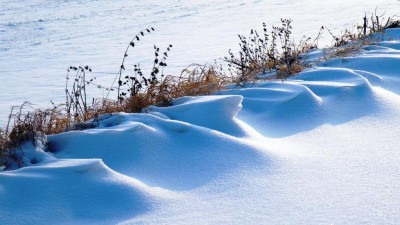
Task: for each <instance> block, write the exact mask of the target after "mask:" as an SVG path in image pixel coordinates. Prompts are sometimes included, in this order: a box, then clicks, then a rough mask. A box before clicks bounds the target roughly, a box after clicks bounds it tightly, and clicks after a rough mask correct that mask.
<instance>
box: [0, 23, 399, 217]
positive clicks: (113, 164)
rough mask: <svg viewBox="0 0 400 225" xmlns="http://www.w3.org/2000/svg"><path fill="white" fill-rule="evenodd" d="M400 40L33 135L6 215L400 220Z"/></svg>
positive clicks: (2, 188)
mask: <svg viewBox="0 0 400 225" xmlns="http://www.w3.org/2000/svg"><path fill="white" fill-rule="evenodd" d="M388 33H389V34H390V35H391V36H392V37H395V36H396V35H397V36H398V34H399V33H400V31H399V30H398V29H392V30H389V31H388ZM399 43H400V42H398V41H396V40H389V39H384V41H383V42H381V43H380V44H379V45H376V46H366V47H365V48H364V50H363V53H362V54H361V55H359V56H355V57H347V58H343V59H333V60H330V61H327V62H323V63H321V64H319V65H318V67H315V68H312V69H309V70H306V71H304V72H302V73H301V74H299V75H298V76H294V77H292V78H291V79H288V80H287V81H285V82H283V83H282V82H278V81H274V82H265V83H257V84H253V85H248V86H246V87H244V88H240V89H236V88H232V89H229V90H225V91H221V92H220V93H217V94H215V95H213V96H200V97H184V98H180V99H176V100H175V101H174V104H173V106H172V107H168V108H160V107H150V108H149V109H148V112H149V113H145V114H126V113H118V114H112V115H104V116H102V117H101V118H100V121H99V126H98V127H96V128H94V129H88V130H83V131H70V132H66V133H62V134H58V135H51V136H49V137H48V145H47V149H46V150H47V152H45V151H43V149H41V148H36V149H35V148H33V147H32V146H31V145H30V144H26V145H25V146H24V148H23V149H24V151H25V160H26V162H27V164H28V165H29V166H27V167H25V168H22V169H18V170H14V171H5V172H1V173H0V196H1V198H0V224H27V223H29V224H31V223H32V224H33V223H34V224H115V223H121V224H264V223H267V224H396V223H398V221H399V220H400V216H399V215H400V208H399V207H398V206H399V204H400V198H399V196H400V190H399V188H398V187H399V186H400V175H399V171H400V151H398V146H399V141H398V136H400V129H399V127H400V120H399V118H400V96H399V94H400V78H399V71H400V67H399V61H398V60H399V59H400V52H399V51H398V50H397V48H398V47H399Z"/></svg>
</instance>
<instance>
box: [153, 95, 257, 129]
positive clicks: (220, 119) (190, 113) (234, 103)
mask: <svg viewBox="0 0 400 225" xmlns="http://www.w3.org/2000/svg"><path fill="white" fill-rule="evenodd" d="M242 100H243V97H242V96H240V95H236V96H229V95H225V96H205V97H182V98H179V99H176V100H174V101H173V106H170V107H155V106H153V107H150V110H151V111H155V112H159V113H162V114H163V115H165V116H167V117H168V118H170V119H172V120H179V121H184V122H187V123H190V124H193V125H197V126H202V127H206V128H209V129H213V130H217V131H220V132H223V133H225V134H229V135H232V136H237V137H244V136H250V134H249V133H248V132H246V128H244V127H241V125H240V122H239V121H237V119H236V118H235V116H236V115H237V113H238V112H239V111H240V110H241V108H242Z"/></svg>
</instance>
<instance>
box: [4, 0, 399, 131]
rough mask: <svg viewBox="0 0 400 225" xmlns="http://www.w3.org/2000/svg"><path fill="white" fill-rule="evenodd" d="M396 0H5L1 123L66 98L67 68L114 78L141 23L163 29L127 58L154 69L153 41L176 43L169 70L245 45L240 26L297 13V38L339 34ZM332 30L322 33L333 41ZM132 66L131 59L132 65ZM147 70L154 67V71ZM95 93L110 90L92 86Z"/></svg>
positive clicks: (391, 7)
mask: <svg viewBox="0 0 400 225" xmlns="http://www.w3.org/2000/svg"><path fill="white" fill-rule="evenodd" d="M399 6H400V5H399V2H398V1H396V0H385V1H382V0H352V1H348V0H325V1H318V0H302V1H295V0H202V1H195V0H179V1H176V0H162V1H161V0H135V1H127V0H112V1H111V0H68V1H45V0H24V1H15V0H1V1H0V89H1V93H2V94H1V95H0V126H1V127H3V126H4V125H5V124H6V120H7V116H8V113H9V111H10V107H11V106H14V105H20V104H22V103H23V102H24V101H29V102H31V103H33V104H35V105H36V107H51V104H50V101H51V100H52V101H54V102H55V103H56V104H61V103H63V102H64V99H65V96H64V93H65V92H64V87H65V77H66V70H67V68H68V67H69V66H71V65H72V66H78V65H89V66H91V67H92V69H93V73H91V74H90V75H88V76H90V77H96V78H97V79H96V83H98V84H101V85H104V86H110V85H111V83H112V81H113V79H114V78H115V76H116V73H117V72H118V69H119V67H120V63H121V60H122V56H123V53H124V50H125V48H126V46H127V45H128V43H129V41H130V40H131V39H132V38H133V36H134V35H136V34H137V33H138V32H139V31H140V30H142V29H144V28H147V27H151V26H152V27H154V28H155V29H156V32H154V33H153V34H151V35H148V36H146V37H144V38H143V39H142V41H141V42H140V43H139V45H138V47H137V48H135V50H134V51H132V52H129V58H128V61H127V65H129V67H130V68H131V67H132V65H133V64H134V63H140V65H141V66H142V69H143V71H144V72H145V73H146V72H148V73H149V70H150V69H151V66H152V62H153V58H152V57H153V55H154V53H153V45H154V44H157V45H158V46H159V47H160V48H161V49H164V47H166V46H167V45H168V44H173V45H174V47H173V48H172V51H171V53H170V54H169V56H170V57H169V58H168V62H167V63H168V65H169V66H168V68H167V69H166V72H167V73H172V74H174V75H176V74H179V73H180V72H181V70H182V69H184V68H185V67H187V66H188V65H189V64H191V63H201V64H203V63H205V62H211V63H212V62H213V60H214V59H219V58H222V57H224V56H226V55H227V53H228V50H229V49H233V50H234V51H235V49H238V38H237V34H244V35H246V34H248V33H249V32H250V29H253V28H258V29H260V30H261V26H262V23H263V22H266V23H267V24H268V26H269V27H270V26H272V25H277V24H278V23H279V19H280V18H282V17H283V18H292V19H293V20H294V22H293V27H294V30H293V38H294V39H296V40H300V39H301V38H302V36H303V35H307V36H310V37H315V36H316V35H317V33H318V30H319V29H320V27H321V26H326V27H329V28H330V29H331V30H332V32H333V33H334V34H339V33H340V31H341V30H342V29H344V28H345V27H348V28H350V27H353V25H354V24H356V23H361V22H362V17H363V16H364V13H367V14H368V15H369V14H370V13H372V12H374V10H375V8H377V12H378V14H381V13H383V12H386V14H385V17H386V18H387V17H389V16H393V15H396V14H397V13H398V12H397V9H398V8H399ZM330 42H331V36H329V35H328V33H326V34H325V35H323V38H322V39H321V40H320V41H319V43H320V46H321V47H323V46H325V45H327V44H330ZM127 68H128V67H127ZM148 73H147V74H148ZM90 94H93V95H94V96H95V97H102V96H105V94H106V93H104V92H103V91H102V90H98V89H97V88H95V87H93V88H92V89H91V90H90Z"/></svg>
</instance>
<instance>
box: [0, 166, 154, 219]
mask: <svg viewBox="0 0 400 225" xmlns="http://www.w3.org/2000/svg"><path fill="white" fill-rule="evenodd" d="M142 186H143V185H140V184H139V182H138V181H135V180H133V179H131V178H127V177H125V176H121V175H118V174H117V173H115V172H114V171H112V170H110V169H109V168H108V167H107V166H105V165H104V163H103V162H102V161H101V160H100V159H85V160H77V159H74V160H62V159H59V160H55V161H53V162H48V163H42V164H40V165H37V166H31V167H26V168H22V169H19V170H16V171H9V172H2V173H0V193H1V196H2V197H1V204H0V211H1V218H0V222H1V224H64V223H65V224H71V223H78V222H79V223H83V221H87V222H90V223H96V224H112V223H116V222H118V221H121V220H123V219H127V218H129V217H132V216H135V215H138V214H141V213H144V212H146V211H148V210H149V209H150V206H151V204H150V199H151V198H150V194H149V193H148V192H147V191H146V190H145V189H144V188H143V187H142Z"/></svg>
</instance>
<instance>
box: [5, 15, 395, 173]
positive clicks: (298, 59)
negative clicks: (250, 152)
mask: <svg viewBox="0 0 400 225" xmlns="http://www.w3.org/2000/svg"><path fill="white" fill-rule="evenodd" d="M382 21H386V20H383V19H381V18H380V17H379V16H376V13H375V15H373V16H372V17H371V22H370V25H369V26H368V19H367V18H366V17H364V25H363V26H360V27H359V29H358V32H357V33H352V32H350V31H348V30H345V32H343V33H342V34H341V35H339V36H334V35H333V34H332V33H331V32H330V31H329V30H328V31H329V32H330V34H331V35H332V37H333V38H334V43H333V46H332V48H328V49H326V50H325V51H326V55H327V57H326V58H332V57H346V56H349V55H353V54H355V53H357V52H359V50H360V49H361V46H362V45H364V44H366V43H367V41H371V39H370V38H369V37H371V36H372V35H373V34H376V33H378V32H383V31H384V29H386V28H389V27H390V28H391V27H398V26H399V24H400V23H399V22H398V21H394V22H393V21H390V20H387V22H385V23H384V24H383V23H382ZM291 29H292V27H291V20H282V26H281V27H273V28H272V31H271V32H267V28H266V25H265V24H264V33H263V35H259V34H258V33H257V31H255V30H252V31H251V33H250V36H249V37H248V38H246V37H244V36H241V35H239V38H240V44H239V45H240V51H239V56H236V55H235V54H233V53H232V52H231V51H229V57H225V58H224V61H226V62H228V67H229V68H228V70H227V71H228V72H229V73H226V72H224V71H225V70H223V68H222V66H218V65H217V64H213V65H199V64H192V65H190V66H188V67H187V68H185V69H184V70H183V71H182V72H181V74H180V75H179V76H172V75H167V76H166V75H164V68H165V67H166V66H167V64H166V59H167V57H168V54H169V51H170V48H172V45H169V46H168V47H167V49H166V51H165V52H163V53H161V52H160V50H159V48H158V47H156V46H154V54H155V59H154V65H153V68H152V72H151V74H150V75H149V76H145V75H144V74H143V73H142V71H141V69H140V67H139V65H138V64H136V65H134V69H133V75H132V73H131V75H126V76H125V75H124V76H125V78H123V73H127V70H128V68H127V67H128V66H127V61H126V59H127V57H128V50H129V49H133V48H134V47H135V46H136V44H137V42H138V41H139V40H140V38H141V37H143V36H144V34H146V33H150V32H152V31H154V29H153V28H150V29H145V30H143V31H141V32H139V33H138V34H137V35H136V36H135V37H134V38H133V39H132V41H131V42H130V43H129V45H128V47H127V49H126V51H125V53H124V57H123V60H122V63H121V66H120V70H119V73H118V75H117V77H116V79H115V81H117V80H118V86H117V87H115V88H112V87H110V88H105V89H106V90H107V91H108V94H109V92H110V91H112V90H113V89H117V90H118V95H117V99H115V100H112V99H108V94H107V97H106V98H105V99H97V100H92V102H91V103H90V102H89V101H88V100H87V95H86V94H87V91H88V88H89V87H90V86H93V87H98V88H103V87H102V86H101V85H97V84H94V83H93V79H87V73H89V72H91V69H90V68H89V67H88V66H78V67H69V69H68V73H67V81H66V85H65V93H66V103H65V104H61V105H58V106H56V105H54V104H53V108H50V109H45V110H41V109H33V108H32V106H31V105H30V104H29V103H27V102H25V103H23V104H22V105H21V106H18V107H13V108H12V110H11V113H10V115H9V120H8V124H7V126H6V128H5V129H0V168H5V169H10V168H16V167H21V166H23V165H24V162H23V151H22V150H21V146H22V144H23V143H25V142H27V141H30V142H32V143H33V144H35V143H36V142H37V140H38V139H41V138H43V135H45V134H57V133H61V132H65V131H69V130H82V129H87V128H92V127H95V126H98V118H99V116H100V115H103V114H110V113H116V112H128V113H137V112H142V111H143V109H145V108H146V107H148V106H150V105H157V106H169V105H171V102H172V100H173V99H174V98H179V97H182V96H199V95H209V94H212V93H215V92H217V91H219V90H222V89H224V88H225V86H226V85H227V84H230V83H236V84H238V85H245V84H247V83H249V82H255V81H256V80H258V79H259V76H260V75H262V74H265V73H266V72H275V73H276V76H275V78H277V79H281V80H285V79H286V78H288V77H289V76H291V75H294V74H297V73H299V72H300V71H302V70H303V69H304V68H306V67H308V66H309V65H307V64H306V63H305V62H304V59H303V57H302V56H303V55H304V54H305V53H307V52H308V51H309V50H310V49H313V48H316V45H317V44H316V43H317V41H318V38H319V35H318V37H317V38H316V39H315V40H314V41H313V42H312V41H311V39H309V38H308V39H305V40H302V41H300V43H298V44H294V43H293V41H292V40H291V38H290V37H291ZM320 34H321V31H320ZM70 80H72V83H69V81H70ZM115 81H114V82H115ZM113 84H114V83H113ZM111 86H113V85H111ZM88 120H90V122H87V121H88Z"/></svg>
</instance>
